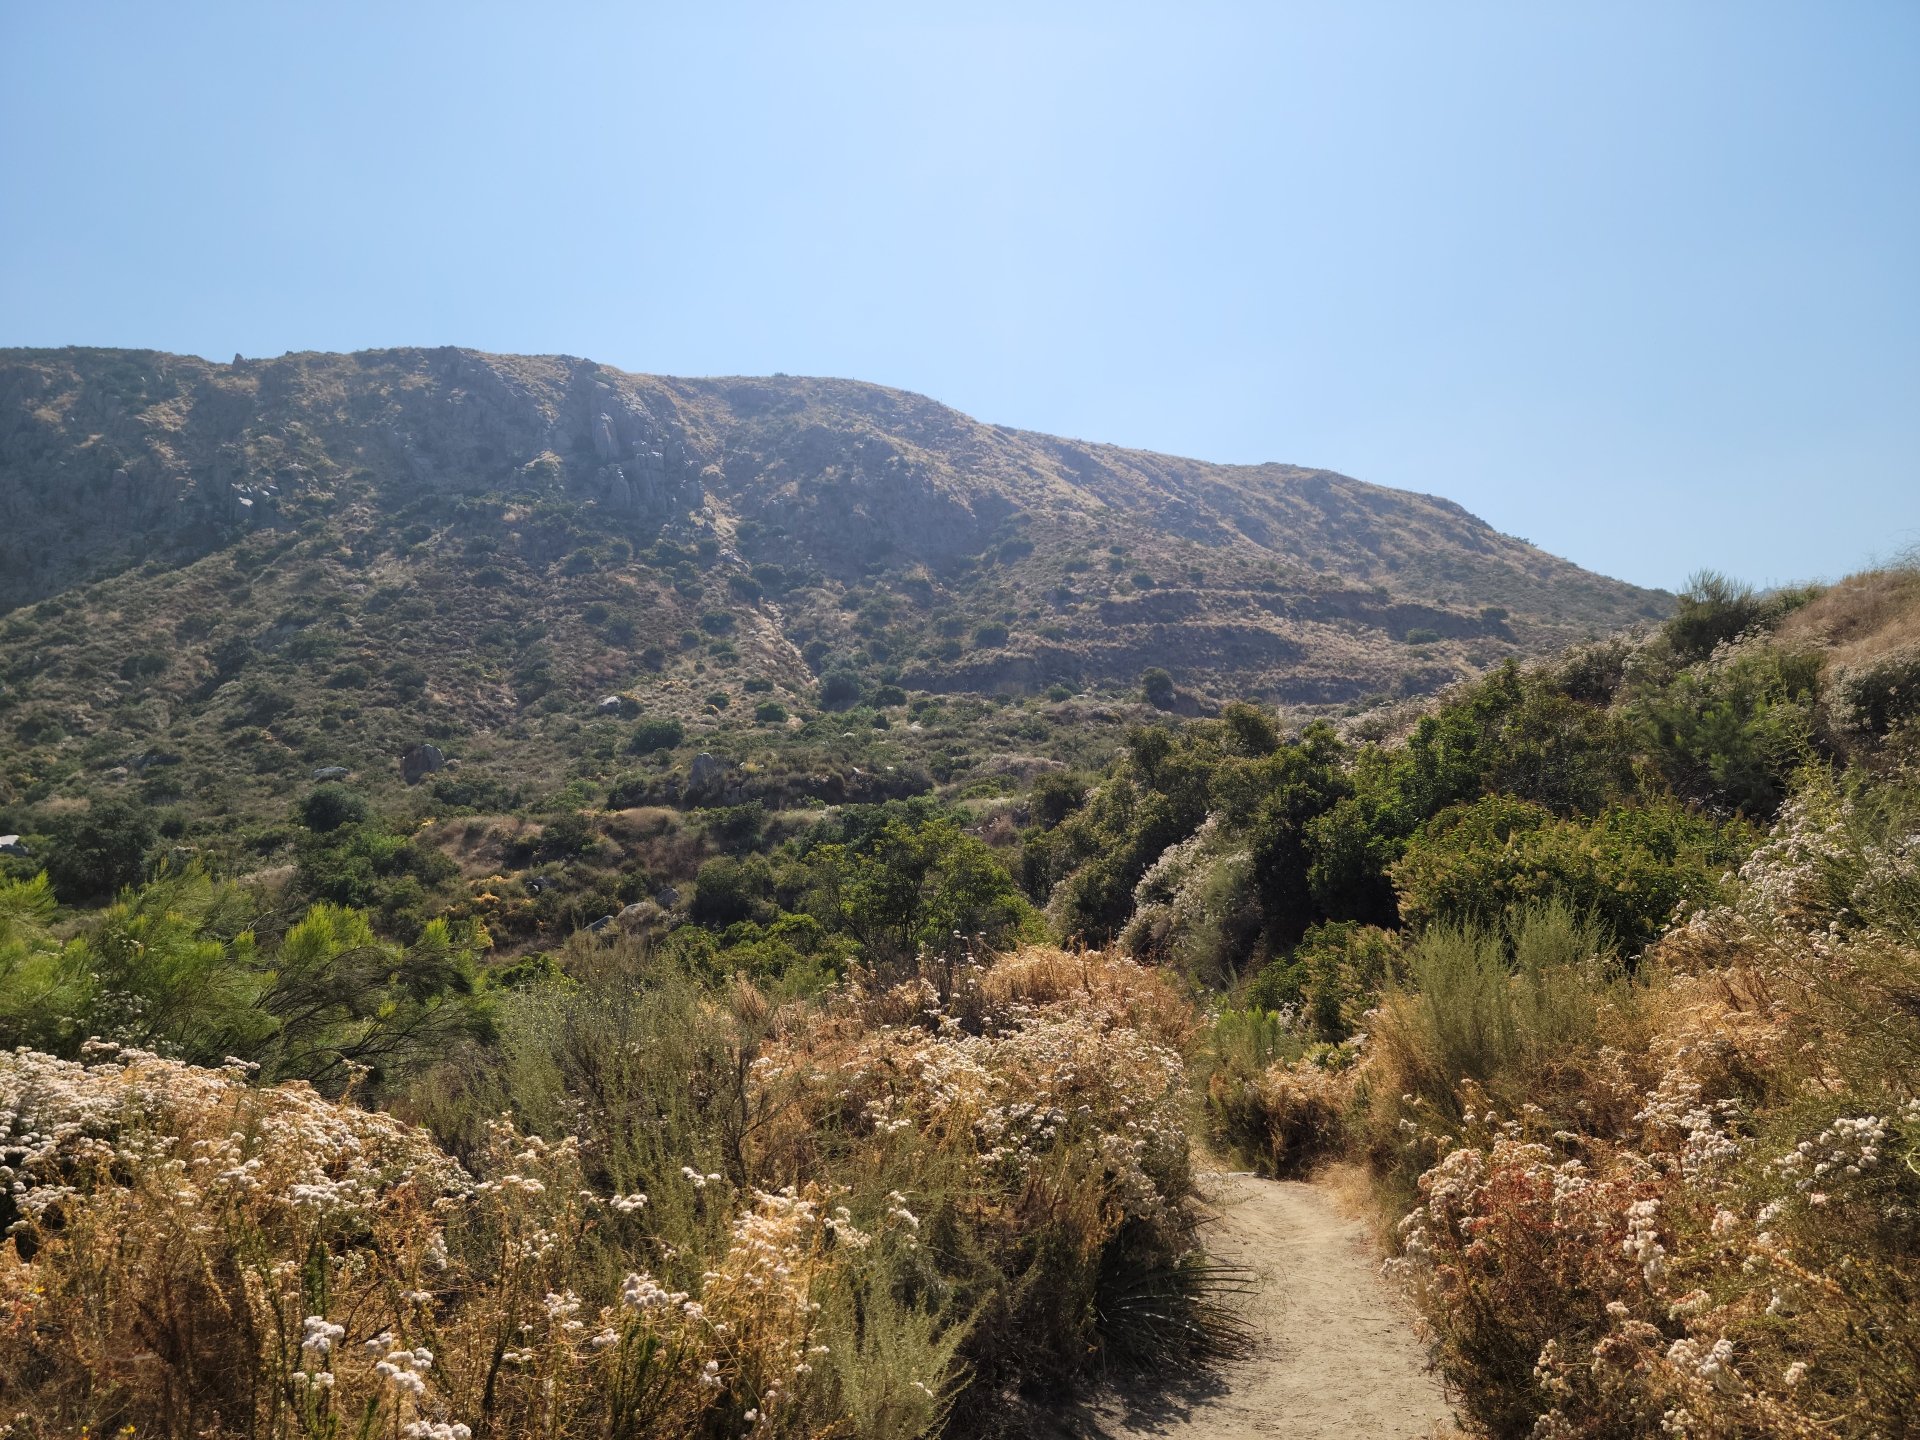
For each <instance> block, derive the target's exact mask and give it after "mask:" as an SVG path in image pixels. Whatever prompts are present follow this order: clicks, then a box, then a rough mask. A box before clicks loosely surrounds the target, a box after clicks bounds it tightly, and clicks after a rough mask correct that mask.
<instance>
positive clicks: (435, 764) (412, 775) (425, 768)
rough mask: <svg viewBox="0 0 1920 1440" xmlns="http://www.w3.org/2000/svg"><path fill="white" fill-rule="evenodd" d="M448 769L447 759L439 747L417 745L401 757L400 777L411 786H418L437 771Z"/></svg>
mask: <svg viewBox="0 0 1920 1440" xmlns="http://www.w3.org/2000/svg"><path fill="white" fill-rule="evenodd" d="M446 768H447V757H446V756H444V755H442V754H441V753H440V747H439V746H437V745H416V746H414V747H413V748H412V749H411V750H409V751H407V753H406V754H404V755H402V756H401V757H400V777H401V779H403V780H405V781H406V782H407V784H409V785H418V784H419V783H420V782H421V781H422V780H424V779H426V778H427V776H429V775H431V774H433V772H434V771H436V770H444V769H446Z"/></svg>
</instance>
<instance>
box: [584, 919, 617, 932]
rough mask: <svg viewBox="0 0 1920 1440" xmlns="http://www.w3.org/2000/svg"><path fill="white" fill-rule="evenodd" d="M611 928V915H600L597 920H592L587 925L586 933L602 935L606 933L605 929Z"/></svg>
mask: <svg viewBox="0 0 1920 1440" xmlns="http://www.w3.org/2000/svg"><path fill="white" fill-rule="evenodd" d="M612 928H613V916H611V915H602V916H601V917H600V918H599V919H598V920H596V921H594V922H593V923H592V924H591V925H589V926H587V933H588V934H589V935H604V934H606V932H607V931H609V930H611V929H612Z"/></svg>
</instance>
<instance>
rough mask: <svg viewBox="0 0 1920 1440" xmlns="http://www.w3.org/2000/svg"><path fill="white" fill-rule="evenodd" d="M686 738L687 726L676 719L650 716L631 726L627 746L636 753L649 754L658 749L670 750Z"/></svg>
mask: <svg viewBox="0 0 1920 1440" xmlns="http://www.w3.org/2000/svg"><path fill="white" fill-rule="evenodd" d="M686 738H687V727H686V726H684V725H682V724H681V723H680V722H679V721H678V720H669V719H666V718H663V717H652V718H649V719H646V720H642V721H641V722H640V723H639V724H638V725H636V726H634V727H633V736H632V738H631V739H630V740H628V741H627V748H628V749H629V750H631V751H632V752H633V753H634V754H636V755H651V754H653V753H655V752H656V751H659V750H672V749H674V748H675V747H676V746H678V745H679V744H680V743H681V742H682V741H683V740H685V739H686Z"/></svg>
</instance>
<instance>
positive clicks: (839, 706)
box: [820, 670, 861, 710]
mask: <svg viewBox="0 0 1920 1440" xmlns="http://www.w3.org/2000/svg"><path fill="white" fill-rule="evenodd" d="M860 696H861V685H860V677H859V676H858V675H856V674H854V673H853V671H851V670H830V671H828V672H827V674H825V675H824V676H822V677H821V680H820V708H821V709H822V710H846V709H849V708H851V707H852V706H855V705H858V704H859V703H860Z"/></svg>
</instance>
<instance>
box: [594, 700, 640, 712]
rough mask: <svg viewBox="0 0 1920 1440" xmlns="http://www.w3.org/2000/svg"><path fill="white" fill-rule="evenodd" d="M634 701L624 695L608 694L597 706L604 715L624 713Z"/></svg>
mask: <svg viewBox="0 0 1920 1440" xmlns="http://www.w3.org/2000/svg"><path fill="white" fill-rule="evenodd" d="M631 704H633V702H632V701H631V700H629V699H627V697H626V696H624V695H608V696H607V697H605V698H604V699H603V700H601V702H600V704H599V705H598V706H597V707H596V708H597V709H598V710H599V711H600V713H601V714H602V715H624V714H625V713H626V711H627V706H629V705H631ZM636 708H637V707H636Z"/></svg>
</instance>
